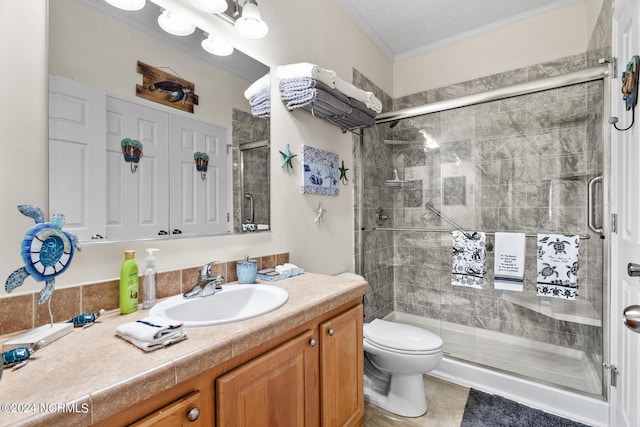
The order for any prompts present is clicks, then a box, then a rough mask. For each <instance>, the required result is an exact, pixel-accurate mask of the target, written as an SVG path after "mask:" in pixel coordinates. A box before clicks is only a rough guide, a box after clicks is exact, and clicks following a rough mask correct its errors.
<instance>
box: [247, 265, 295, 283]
mask: <svg viewBox="0 0 640 427" xmlns="http://www.w3.org/2000/svg"><path fill="white" fill-rule="evenodd" d="M302 273H304V270H303V269H302V268H296V269H292V270H289V271H287V272H285V273H280V274H274V275H271V274H262V273H258V276H257V278H258V279H260V280H264V281H266V282H275V281H276V280H282V279H286V278H288V277H293V276H297V275H299V274H302Z"/></svg>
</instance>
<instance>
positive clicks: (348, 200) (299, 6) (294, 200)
mask: <svg viewBox="0 0 640 427" xmlns="http://www.w3.org/2000/svg"><path fill="white" fill-rule="evenodd" d="M171 1H172V0H167V1H162V2H161V1H158V3H167V2H171ZM260 8H261V11H262V13H263V17H264V19H265V20H266V21H267V22H268V23H269V27H270V32H269V34H268V36H267V37H266V38H265V39H263V40H257V41H254V40H246V39H240V38H236V40H237V42H238V43H237V47H239V48H240V49H241V50H243V51H244V52H246V53H248V54H250V55H252V56H254V57H256V58H257V59H258V60H260V61H261V62H263V63H265V64H267V65H269V66H272V67H273V66H276V65H278V64H284V63H289V62H299V61H308V62H313V63H317V64H320V65H322V66H324V67H326V68H331V69H334V70H336V71H337V72H338V74H339V75H340V76H342V77H343V78H344V79H345V80H350V79H351V72H352V68H353V67H355V68H357V69H359V70H360V71H362V72H363V73H364V74H365V75H367V76H368V77H369V78H370V79H371V80H372V81H373V82H374V83H376V84H377V85H379V86H380V87H382V88H383V89H385V90H387V91H389V92H390V91H391V87H392V79H391V77H392V66H391V63H390V62H389V61H388V60H387V59H386V57H384V55H382V54H381V53H380V52H379V51H378V50H377V48H375V47H374V45H373V44H372V43H371V42H370V41H369V40H368V39H367V38H366V36H364V34H363V33H362V32H361V31H360V30H359V29H357V27H355V26H354V25H353V24H351V23H350V21H349V20H348V18H347V17H346V15H344V14H343V13H342V11H341V10H340V9H339V8H338V6H337V5H335V4H334V2H330V1H322V2H318V1H313V0H300V1H294V0H272V1H269V2H262V3H261V4H260ZM199 19H200V21H199V24H201V26H202V27H203V29H205V28H204V27H207V28H206V29H208V30H209V32H219V33H221V34H229V35H230V36H232V37H236V36H235V34H234V32H233V31H232V29H231V28H230V27H229V26H227V25H226V24H223V23H221V22H220V20H218V19H217V18H215V17H205V16H203V15H200V16H199ZM46 22H47V20H46V6H45V2H43V1H42V0H21V1H0V39H1V40H4V41H7V40H16V39H17V38H19V40H20V41H19V43H7V42H4V43H0V54H1V55H2V57H3V58H5V59H4V60H3V62H2V68H1V69H0V82H1V83H0V89H1V90H2V92H1V93H2V94H3V98H4V102H3V104H2V110H1V112H2V114H0V116H1V117H2V119H0V120H1V122H0V125H1V127H0V129H2V139H3V141H2V147H3V148H2V149H3V152H2V155H1V156H0V174H1V175H0V179H1V182H2V184H1V185H2V193H1V194H2V201H3V203H2V208H1V209H0V247H1V251H2V252H1V253H2V257H0V278H2V279H3V280H4V278H5V277H7V276H8V275H9V274H10V273H11V272H12V271H13V270H14V269H16V268H18V267H20V266H22V265H23V262H22V260H21V258H20V255H19V253H20V244H21V242H22V239H23V238H24V233H25V231H26V230H27V228H28V227H30V226H32V225H33V221H32V220H31V219H29V218H27V217H25V216H23V215H21V214H20V213H19V212H18V210H17V209H16V206H17V205H18V204H22V203H32V204H36V205H39V206H41V207H43V208H44V209H45V211H47V209H46V207H47V206H48V200H47V193H48V189H47V150H46V147H47V108H46V102H47V101H46V100H47V83H46V79H47V61H46V50H47V41H46ZM329 28H330V29H331V31H327V29H329ZM132 66H135V65H134V64H132ZM196 87H198V86H197V82H196ZM272 93H273V95H277V87H274V88H273V91H272ZM277 100H278V98H274V102H273V103H272V121H271V123H272V125H271V126H272V153H273V154H272V156H271V168H272V176H271V191H272V213H273V216H272V228H273V231H272V232H271V233H260V234H254V235H251V234H247V235H232V236H216V237H208V238H195V239H183V240H177V241H160V242H154V243H153V244H152V245H153V246H155V247H158V248H160V250H161V252H159V253H158V254H157V258H156V260H157V266H158V269H159V270H160V271H163V270H170V269H175V268H181V267H190V266H196V265H200V264H204V263H206V262H208V261H210V260H216V259H218V260H225V261H226V260H234V259H239V258H241V257H243V256H244V255H245V254H249V255H264V254H270V253H278V252H290V253H291V261H292V262H294V263H296V264H299V265H300V266H301V267H303V268H305V269H306V270H308V271H314V272H319V273H327V274H332V273H338V272H341V271H345V270H352V269H353V184H352V183H353V179H351V180H350V183H349V185H348V186H341V188H340V195H339V196H338V197H321V196H308V195H303V194H301V191H300V181H301V178H300V174H299V172H300V163H299V161H296V162H294V165H295V174H294V175H288V174H287V173H286V171H285V170H282V169H281V168H280V162H281V159H280V155H279V154H278V151H279V150H284V148H285V146H286V144H290V146H291V149H292V151H293V152H294V153H297V154H299V153H300V145H301V144H308V145H312V146H314V147H316V148H320V149H324V150H329V151H332V152H335V153H337V154H338V156H339V158H340V160H343V159H344V160H345V165H346V166H347V167H348V168H350V171H349V176H350V178H352V176H351V172H353V165H352V163H353V161H352V157H351V150H352V142H351V135H350V134H342V133H341V132H340V130H339V129H338V128H336V127H333V126H331V125H329V124H327V123H325V122H323V121H320V120H318V119H314V118H312V117H311V115H309V114H308V113H306V112H294V113H289V112H287V111H286V109H285V108H284V106H283V105H282V103H280V102H277ZM296 160H299V158H296ZM318 202H321V203H322V205H323V207H324V208H326V209H327V213H326V224H325V226H324V227H318V226H317V224H315V223H314V219H315V213H314V209H316V208H317V206H318ZM149 245H150V244H149V243H143V242H137V243H131V244H120V243H109V244H97V245H87V246H85V247H84V248H83V249H82V252H80V253H78V254H77V255H76V257H75V258H74V260H73V263H72V265H71V267H70V268H69V269H68V270H67V271H66V272H65V273H64V274H63V275H61V276H60V277H58V278H57V279H56V286H58V287H61V286H69V285H74V284H81V283H89V282H94V281H100V280H107V279H113V278H116V277H117V276H118V274H119V269H120V264H121V262H122V257H123V255H122V252H123V250H124V249H127V248H132V249H135V250H136V252H137V254H138V260H139V262H140V261H142V259H143V258H142V254H144V252H143V251H144V248H145V247H147V246H149ZM41 287H42V283H36V282H34V281H33V280H32V279H30V278H29V279H27V280H26V282H25V285H24V286H22V287H21V288H18V289H17V290H16V291H14V294H15V293H20V292H26V291H32V290H39V289H40V288H41ZM0 294H5V293H4V290H2V291H1V292H0Z"/></svg>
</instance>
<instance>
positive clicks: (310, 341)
mask: <svg viewBox="0 0 640 427" xmlns="http://www.w3.org/2000/svg"><path fill="white" fill-rule="evenodd" d="M309 345H310V346H311V347H315V346H316V340H315V339H313V338H311V339H310V340H309Z"/></svg>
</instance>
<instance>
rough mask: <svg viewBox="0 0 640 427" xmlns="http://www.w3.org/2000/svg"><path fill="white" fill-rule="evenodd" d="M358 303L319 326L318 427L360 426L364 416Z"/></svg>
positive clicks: (360, 310)
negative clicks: (319, 417)
mask: <svg viewBox="0 0 640 427" xmlns="http://www.w3.org/2000/svg"><path fill="white" fill-rule="evenodd" d="M362 315H363V313H362V304H360V305H358V306H356V307H354V308H352V309H350V310H348V311H345V312H344V313H342V314H340V315H338V316H336V317H334V318H332V319H329V320H328V321H326V322H324V323H322V324H321V325H320V415H321V419H322V423H321V425H322V426H354V425H360V423H361V421H362V417H363V416H364V365H363V363H364V361H363V357H364V353H363V351H364V350H363V348H362V347H363V343H362Z"/></svg>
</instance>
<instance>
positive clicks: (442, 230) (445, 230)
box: [363, 227, 591, 240]
mask: <svg viewBox="0 0 640 427" xmlns="http://www.w3.org/2000/svg"><path fill="white" fill-rule="evenodd" d="M376 230H380V231H421V232H426V233H453V232H454V231H455V230H449V229H448V228H412V227H372V228H371V229H370V230H369V231H376ZM363 231H367V230H363ZM460 231H463V230H460ZM464 231H469V230H464ZM496 233H522V232H521V231H513V230H506V231H496V230H491V231H485V232H484V234H486V235H487V236H493V235H495V234H496ZM524 235H525V237H538V235H537V234H532V233H525V234H524ZM579 237H580V239H583V240H587V239H590V238H591V234H580V235H579Z"/></svg>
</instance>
